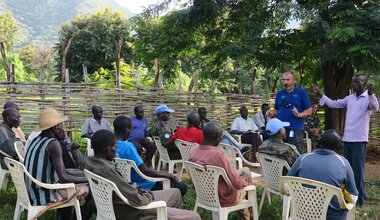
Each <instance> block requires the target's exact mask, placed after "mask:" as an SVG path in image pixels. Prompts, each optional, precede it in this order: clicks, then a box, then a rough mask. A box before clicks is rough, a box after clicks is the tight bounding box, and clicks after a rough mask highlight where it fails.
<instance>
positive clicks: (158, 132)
mask: <svg viewBox="0 0 380 220" xmlns="http://www.w3.org/2000/svg"><path fill="white" fill-rule="evenodd" d="M176 129H177V127H176V123H175V122H174V121H173V120H169V121H162V120H161V119H158V118H156V119H155V120H154V121H153V123H152V125H151V126H150V128H149V133H150V135H152V136H158V137H160V139H161V143H162V145H165V144H167V143H168V142H169V138H170V137H171V136H172V135H173V134H174V131H175V130H176Z"/></svg>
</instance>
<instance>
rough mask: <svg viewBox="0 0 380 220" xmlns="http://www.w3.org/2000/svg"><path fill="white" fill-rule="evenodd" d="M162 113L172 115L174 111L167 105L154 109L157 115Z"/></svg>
mask: <svg viewBox="0 0 380 220" xmlns="http://www.w3.org/2000/svg"><path fill="white" fill-rule="evenodd" d="M162 112H169V113H172V112H175V110H174V109H171V108H169V107H168V106H167V105H164V104H161V105H159V106H158V107H157V108H156V113H157V114H159V113H162Z"/></svg>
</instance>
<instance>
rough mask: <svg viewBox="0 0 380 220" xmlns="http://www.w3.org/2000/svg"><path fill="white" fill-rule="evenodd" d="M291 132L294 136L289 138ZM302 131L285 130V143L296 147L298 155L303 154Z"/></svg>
mask: <svg viewBox="0 0 380 220" xmlns="http://www.w3.org/2000/svg"><path fill="white" fill-rule="evenodd" d="M291 130H293V132H294V135H293V137H289V133H290V131H291ZM304 136H305V135H304V131H303V130H299V129H289V128H286V139H285V142H286V143H289V144H293V145H294V146H296V147H297V150H298V152H299V153H300V154H303V148H304V146H303V137H304Z"/></svg>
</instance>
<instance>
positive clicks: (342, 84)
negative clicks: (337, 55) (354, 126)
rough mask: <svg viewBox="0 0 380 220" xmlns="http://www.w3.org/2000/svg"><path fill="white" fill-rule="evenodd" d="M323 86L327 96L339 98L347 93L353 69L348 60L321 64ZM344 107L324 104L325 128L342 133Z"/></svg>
mask: <svg viewBox="0 0 380 220" xmlns="http://www.w3.org/2000/svg"><path fill="white" fill-rule="evenodd" d="M322 71H323V87H324V90H325V94H326V96H327V97H329V98H331V99H341V98H344V97H345V96H347V95H348V94H349V88H350V85H351V81H352V77H353V75H354V69H353V66H352V63H351V62H350V61H346V62H344V63H343V65H340V64H339V63H338V62H337V61H328V62H326V63H325V64H324V65H323V66H322ZM345 113H346V110H345V109H330V108H328V107H327V106H325V129H336V130H337V131H338V132H339V133H340V134H343V130H344V121H345Z"/></svg>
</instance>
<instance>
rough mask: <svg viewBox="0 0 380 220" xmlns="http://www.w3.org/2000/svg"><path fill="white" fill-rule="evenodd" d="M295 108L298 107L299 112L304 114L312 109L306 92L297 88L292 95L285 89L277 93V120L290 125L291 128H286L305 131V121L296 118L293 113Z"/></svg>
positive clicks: (275, 106)
mask: <svg viewBox="0 0 380 220" xmlns="http://www.w3.org/2000/svg"><path fill="white" fill-rule="evenodd" d="M293 107H296V108H297V110H298V112H303V111H305V110H306V109H308V108H310V107H311V103H310V98H309V95H308V94H307V92H306V90H304V89H303V88H300V87H296V86H295V87H294V90H293V91H292V92H290V93H289V92H287V91H286V90H285V89H282V90H280V91H279V92H277V94H276V102H275V104H274V108H275V109H276V110H277V118H278V119H280V120H281V121H285V122H289V123H290V126H288V127H286V128H290V129H298V130H304V123H305V119H304V118H297V117H295V116H294V115H293V112H292V109H293Z"/></svg>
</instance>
